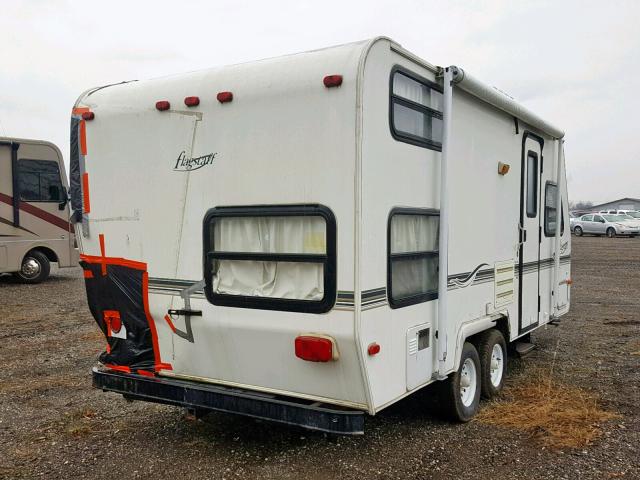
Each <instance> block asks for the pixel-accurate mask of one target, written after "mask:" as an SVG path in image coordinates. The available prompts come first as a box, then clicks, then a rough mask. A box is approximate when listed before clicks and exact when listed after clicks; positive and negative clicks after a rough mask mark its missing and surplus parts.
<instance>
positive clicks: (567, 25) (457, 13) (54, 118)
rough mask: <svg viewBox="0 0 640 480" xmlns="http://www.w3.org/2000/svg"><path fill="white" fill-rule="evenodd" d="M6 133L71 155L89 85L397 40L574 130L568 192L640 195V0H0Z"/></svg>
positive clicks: (0, 104) (0, 87) (569, 137)
mask: <svg viewBox="0 0 640 480" xmlns="http://www.w3.org/2000/svg"><path fill="white" fill-rule="evenodd" d="M0 12H1V14H0V65H1V67H0V135H5V136H16V137H27V138H38V139H46V140H51V141H53V142H54V143H56V144H57V145H58V146H59V147H60V148H61V150H62V151H63V153H64V155H65V157H66V158H67V161H68V150H69V146H68V143H69V141H68V138H69V116H70V110H71V107H72V106H73V103H74V102H75V100H76V98H77V97H78V96H79V95H80V93H82V92H83V91H84V90H86V89H87V88H90V87H93V86H97V85H104V84H107V83H112V82H118V81H121V80H131V79H145V78H152V77H157V76H162V75H166V74H169V73H178V72H185V71H191V70H198V69H202V68H207V67H211V66H218V65H225V64H231V63H238V62H244V61H249V60H254V59H260V58H265V57H271V56H277V55H282V54H287V53H294V52H298V51H304V50H310V49H314V48H321V47H326V46H330V45H336V44H341V43H346V42H351V41H356V40H362V39H365V38H369V37H373V36H377V35H386V36H389V37H391V38H393V39H394V40H396V41H397V42H399V43H400V44H402V45H403V46H404V47H405V48H407V49H408V50H410V51H412V52H413V53H416V54H417V55H419V56H420V57H422V58H424V59H425V60H427V61H429V62H431V63H434V64H436V65H451V64H456V65H459V66H462V67H464V68H465V69H467V70H468V71H469V72H471V73H473V74H474V75H475V76H476V77H479V78H480V79H482V80H484V81H485V82H487V83H489V84H491V85H495V86H497V87H499V88H500V89H501V90H503V91H505V92H507V93H509V94H510V95H511V96H513V97H514V98H516V99H517V100H518V101H520V102H522V103H523V104H524V105H525V106H527V107H529V108H531V109H532V110H534V111H535V112H537V113H538V114H540V115H541V116H542V117H544V118H545V119H547V120H549V121H551V122H552V123H554V124H557V125H558V126H560V127H562V128H563V129H564V130H565V131H566V132H567V133H566V155H567V169H568V175H569V195H570V198H571V199H573V200H581V199H584V200H593V201H596V202H599V201H607V200H613V199H616V198H620V197H638V198H640V149H639V148H638V146H637V145H635V141H636V140H637V139H638V137H639V136H640V131H638V129H639V127H640V122H639V121H638V116H639V115H640V100H639V98H640V92H639V90H640V88H639V87H640V1H623V0H618V1H616V0H609V1H607V2H603V1H601V0H598V1H561V0H556V1H551V0H549V1H545V0H536V1H535V2H534V1H528V2H523V1H516V0H510V1H507V0H505V1H503V0H491V1H471V0H468V1H445V0H440V1H426V0H423V1H402V0H393V1H386V0H384V1H382V0H368V1H353V2H350V1H348V0H339V1H333V0H331V1H330V0H315V1H312V2H307V1H303V0H289V1H284V0H280V1H269V0H263V1H255V2H243V1H241V0H231V1H228V0H215V1H214V0H211V1H188V0H182V1H180V0H175V1H171V2H168V1H159V0H155V1H142V0H127V1H119V0H118V1H115V0H110V1H106V2H104V1H103V2H92V1H90V0H83V1H75V0H73V1H72V0H31V1H18V0H12V1H8V0H2V2H1V10H0Z"/></svg>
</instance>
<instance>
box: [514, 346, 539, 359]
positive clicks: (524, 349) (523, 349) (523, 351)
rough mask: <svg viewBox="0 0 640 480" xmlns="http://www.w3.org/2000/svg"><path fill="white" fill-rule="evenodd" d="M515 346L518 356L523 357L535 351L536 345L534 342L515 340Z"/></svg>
mask: <svg viewBox="0 0 640 480" xmlns="http://www.w3.org/2000/svg"><path fill="white" fill-rule="evenodd" d="M513 348H514V349H515V351H516V353H517V354H518V356H519V357H521V358H522V357H525V356H527V355H529V354H530V353H531V352H533V351H534V350H535V348H536V346H535V345H534V344H533V343H527V342H515V344H514V345H513Z"/></svg>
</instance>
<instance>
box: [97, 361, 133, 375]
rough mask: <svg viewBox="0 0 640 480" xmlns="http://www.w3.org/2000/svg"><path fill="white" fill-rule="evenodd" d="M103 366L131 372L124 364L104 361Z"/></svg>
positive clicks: (117, 370)
mask: <svg viewBox="0 0 640 480" xmlns="http://www.w3.org/2000/svg"><path fill="white" fill-rule="evenodd" d="M104 366H105V367H107V368H110V369H111V370H115V371H116V372H125V373H131V369H130V368H129V367H127V366H126V365H112V364H111V363H105V364H104Z"/></svg>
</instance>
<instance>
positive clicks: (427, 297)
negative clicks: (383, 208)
mask: <svg viewBox="0 0 640 480" xmlns="http://www.w3.org/2000/svg"><path fill="white" fill-rule="evenodd" d="M396 215H423V216H426V217H438V222H440V210H438V209H435V208H409V207H395V208H393V209H391V211H390V212H389V218H388V219H387V301H388V302H389V306H390V307H391V308H392V309H396V308H402V307H408V306H409V305H416V304H418V303H424V302H429V301H431V300H435V299H436V298H438V290H437V287H436V290H435V291H434V290H430V291H428V292H424V293H419V294H416V295H412V296H410V297H405V298H393V280H392V277H393V275H392V271H391V266H392V263H393V259H394V257H395V258H412V257H413V258H424V257H426V258H431V257H437V258H438V269H439V268H440V245H439V244H438V250H425V251H423V252H407V253H391V222H392V219H393V217H394V216H396ZM438 228H440V225H438Z"/></svg>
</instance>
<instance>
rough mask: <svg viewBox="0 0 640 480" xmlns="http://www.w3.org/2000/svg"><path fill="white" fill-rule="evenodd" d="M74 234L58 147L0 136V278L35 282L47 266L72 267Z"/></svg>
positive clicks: (43, 276)
mask: <svg viewBox="0 0 640 480" xmlns="http://www.w3.org/2000/svg"><path fill="white" fill-rule="evenodd" d="M73 232H74V230H73V225H72V224H71V223H70V222H69V206H68V196H67V177H66V175H65V171H64V163H63V160H62V154H61V153H60V150H59V149H58V147H56V146H55V145H54V144H52V143H49V142H44V141H41V140H26V139H22V138H7V137H0V273H13V274H15V275H16V276H17V277H18V278H19V279H20V280H21V281H23V282H25V283H39V282H41V281H43V280H44V279H46V278H47V277H48V276H49V272H50V268H51V263H52V262H57V264H58V266H59V267H74V266H77V265H78V250H77V248H75V245H74V243H75V236H74V233H73Z"/></svg>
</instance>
